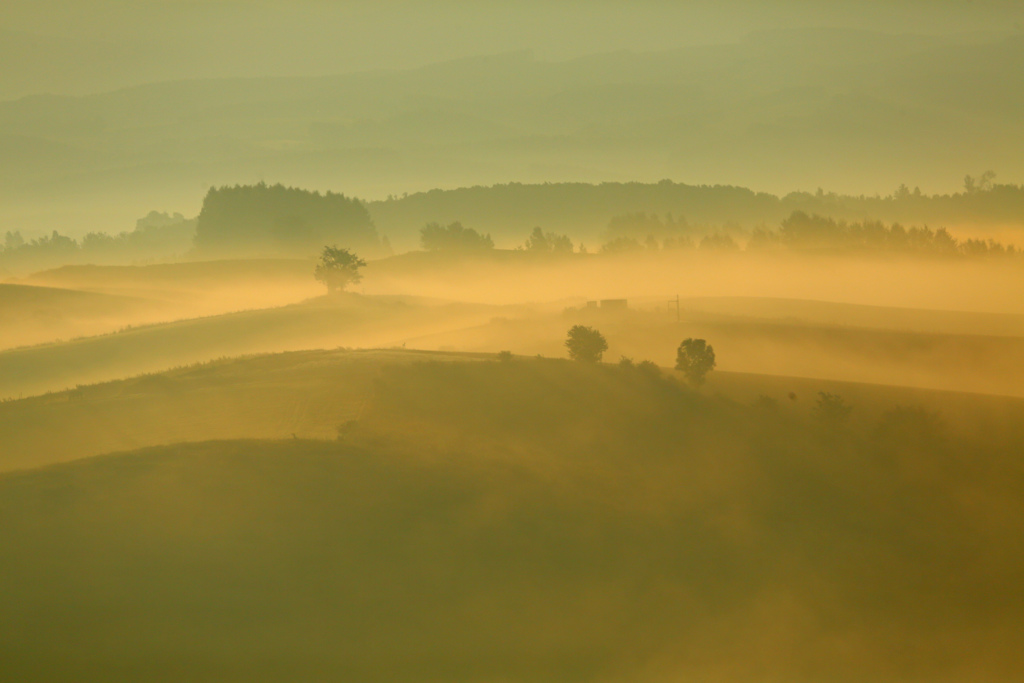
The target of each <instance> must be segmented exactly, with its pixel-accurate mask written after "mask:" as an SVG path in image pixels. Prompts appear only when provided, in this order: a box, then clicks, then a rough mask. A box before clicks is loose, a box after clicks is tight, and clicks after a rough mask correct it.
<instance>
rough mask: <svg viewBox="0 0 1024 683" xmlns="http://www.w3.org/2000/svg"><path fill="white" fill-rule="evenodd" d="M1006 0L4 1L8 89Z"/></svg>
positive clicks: (658, 35) (909, 18)
mask: <svg viewBox="0 0 1024 683" xmlns="http://www.w3.org/2000/svg"><path fill="white" fill-rule="evenodd" d="M1022 22H1024V3H1019V2H1009V1H1006V0H974V1H973V2H968V1H966V0H928V1H927V2H925V1H922V0H903V1H902V2H892V1H887V2H880V1H877V0H861V1H859V2H848V1H846V0H844V1H842V2H836V1H833V2H821V1H818V2H809V1H802V0H781V1H779V2H771V3H767V2H751V1H750V0H719V1H718V2H712V1H710V0H694V1H689V2H678V1H677V2H669V1H667V0H640V1H633V2H609V1H607V0H588V1H586V2H583V1H581V0H547V1H543V2H540V1H536V0H518V1H515V2H505V3H502V4H500V5H498V4H495V3H480V2H467V1H463V0H432V1H430V2H425V1H421V0H415V1H413V0H376V1H375V2H361V1H354V2H352V1H349V2H336V1H333V0H290V1H289V2H283V1H281V0H249V1H245V2H243V1H239V0H206V1H202V0H196V1H186V0H150V1H148V2H146V1H142V0H89V1H83V0H5V1H4V2H3V3H2V4H0V39H2V40H0V61H2V62H4V63H5V64H6V65H8V67H11V68H5V69H3V70H0V99H13V98H17V97H21V96H25V95H34V94H41V93H53V94H76V95H80V94H88V93H91V92H100V91H105V90H110V89H115V88H120V87H125V86H130V85H138V84H142V83H148V82H154V81H162V80H181V79H190V78H210V77H232V76H294V75H326V74H336V73H350V72H358V71H366V70H373V69H394V68H410V67H417V66H422V65H424V64H429V63H435V62H440V61H446V60H451V59H457V58H460V57H469V56H476V55H481V54H493V53H498V52H505V51H512V50H531V51H533V52H534V54H535V55H536V56H537V57H538V58H540V59H553V60H559V59H567V58H571V57H575V56H580V55H586V54H593V53H599V52H609V51H616V50H636V51H653V50H668V49H672V48H676V47H681V46H685V45H689V44H699V43H721V42H733V41H736V40H739V39H740V38H742V37H743V36H745V35H748V34H749V33H751V32H755V31H760V30H773V29H785V28H801V27H821V26H839V27H849V28H861V29H870V30H881V31H886V32H891V33H931V34H935V33H961V32H975V31H998V32H1007V31H1020V30H1021V27H1022V26H1024V23H1022Z"/></svg>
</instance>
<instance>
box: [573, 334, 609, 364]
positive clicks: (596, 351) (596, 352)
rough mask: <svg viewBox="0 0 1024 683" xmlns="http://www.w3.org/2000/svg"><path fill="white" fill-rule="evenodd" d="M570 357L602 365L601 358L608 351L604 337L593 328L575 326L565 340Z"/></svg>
mask: <svg viewBox="0 0 1024 683" xmlns="http://www.w3.org/2000/svg"><path fill="white" fill-rule="evenodd" d="M565 348H567V349H569V357H570V358H572V359H573V360H578V361H583V362H585V363H600V362H601V356H603V355H604V352H605V351H607V350H608V342H607V341H606V340H605V338H604V335H603V334H601V333H600V332H598V331H597V330H595V329H594V328H592V327H586V326H584V325H573V326H572V328H571V329H570V330H569V336H568V337H567V338H566V340H565Z"/></svg>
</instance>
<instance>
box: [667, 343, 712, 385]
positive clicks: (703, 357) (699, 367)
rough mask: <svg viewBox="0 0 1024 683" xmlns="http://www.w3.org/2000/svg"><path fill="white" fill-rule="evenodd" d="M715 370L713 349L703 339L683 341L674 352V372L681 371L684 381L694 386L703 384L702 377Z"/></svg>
mask: <svg viewBox="0 0 1024 683" xmlns="http://www.w3.org/2000/svg"><path fill="white" fill-rule="evenodd" d="M714 368H715V349H714V348H712V346H711V345H710V344H708V343H707V342H706V341H705V340H703V339H693V338H689V339H684V340H683V343H682V344H680V345H679V349H678V350H677V351H676V370H682V372H683V374H684V375H686V380H687V381H688V382H690V384H692V385H694V386H700V385H701V384H703V383H704V377H705V375H707V374H708V373H709V372H711V371H712V370H714Z"/></svg>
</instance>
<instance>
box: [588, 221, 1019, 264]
mask: <svg viewBox="0 0 1024 683" xmlns="http://www.w3.org/2000/svg"><path fill="white" fill-rule="evenodd" d="M623 226H629V227H630V228H631V230H629V231H626V232H627V234H625V235H623V234H621V233H622V232H623ZM643 227H646V228H650V229H653V230H655V231H654V232H650V233H648V234H647V236H646V237H644V238H642V239H641V238H638V237H633V236H631V235H632V234H635V233H634V230H635V229H636V228H643ZM659 228H660V231H659ZM608 233H609V234H611V235H618V236H616V237H613V238H612V239H610V240H608V241H607V242H605V243H604V244H603V245H602V246H601V250H600V251H601V253H623V252H636V251H643V250H648V251H653V250H659V249H663V250H672V249H694V248H699V249H710V250H719V251H723V250H724V251H740V250H741V249H743V248H744V247H745V248H746V250H747V251H751V252H754V251H770V250H781V249H790V250H794V251H800V252H803V253H835V254H854V253H881V252H892V253H907V254H916V255H934V256H967V257H970V256H1020V255H1021V254H1022V253H1024V249H1021V248H1018V247H1015V246H1014V245H1012V244H1009V245H1006V244H1002V243H1001V242H997V241H995V240H993V239H985V240H983V239H976V238H970V239H957V238H956V237H954V236H953V235H951V234H950V232H949V231H948V230H947V229H946V228H938V229H936V230H933V229H931V228H929V227H927V226H921V227H918V226H912V227H909V228H907V227H904V226H903V225H901V224H899V223H892V224H890V225H887V224H885V223H883V222H882V221H861V222H847V221H844V220H836V219H835V218H832V217H829V216H820V215H818V214H807V213H805V212H803V211H794V212H793V213H792V214H790V216H789V217H787V218H786V219H784V220H783V221H782V222H781V223H780V224H779V227H778V229H776V230H772V229H769V228H767V227H763V226H762V227H758V228H755V229H754V230H752V231H751V232H749V233H747V232H746V231H744V230H742V229H741V228H739V227H738V226H735V225H733V226H729V225H726V226H723V227H721V228H720V229H717V230H714V231H712V232H707V233H705V234H703V235H701V234H700V233H699V232H698V231H696V230H694V229H692V228H689V227H687V226H686V224H685V221H680V222H672V219H671V216H669V217H667V218H666V220H665V221H661V220H659V219H658V218H657V217H656V216H649V215H645V214H642V213H641V214H631V215H629V216H624V217H619V218H617V219H613V220H612V221H611V223H610V224H609V228H608ZM747 235H749V236H747ZM659 236H660V239H659Z"/></svg>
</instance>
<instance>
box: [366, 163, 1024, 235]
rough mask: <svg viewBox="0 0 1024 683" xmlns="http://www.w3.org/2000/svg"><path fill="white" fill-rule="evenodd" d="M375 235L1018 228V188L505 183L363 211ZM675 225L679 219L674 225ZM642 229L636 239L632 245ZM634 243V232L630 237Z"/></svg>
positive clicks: (1023, 197)
mask: <svg viewBox="0 0 1024 683" xmlns="http://www.w3.org/2000/svg"><path fill="white" fill-rule="evenodd" d="M367 207H368V209H369V211H370V213H371V214H372V215H373V218H374V221H375V222H376V225H377V227H378V229H380V230H381V231H382V232H384V233H386V234H388V235H391V236H392V238H403V239H405V240H406V241H407V244H408V245H409V246H412V244H413V243H414V240H415V238H416V235H415V232H414V231H415V230H416V229H417V226H422V225H425V224H426V223H428V222H431V221H441V222H445V223H447V222H451V221H463V222H465V223H466V224H467V225H475V226H481V227H482V228H484V229H485V230H487V231H489V232H490V233H491V234H492V235H493V237H494V239H495V241H496V242H498V243H499V244H501V243H502V242H504V243H505V244H504V245H502V246H505V245H509V246H511V244H510V242H509V241H510V240H518V239H520V238H519V235H520V234H521V233H522V231H523V229H524V227H526V226H531V225H542V226H545V227H546V228H547V229H550V230H554V231H556V232H560V233H569V234H572V235H576V236H577V237H579V238H583V239H586V240H588V241H593V240H594V239H606V238H610V237H615V236H618V235H609V234H607V233H606V232H605V230H606V227H607V226H608V221H609V219H610V218H611V217H613V216H626V215H630V214H637V213H640V212H646V213H647V214H648V215H656V216H666V215H674V216H685V217H686V220H687V221H689V224H690V225H695V226H700V225H736V226H738V227H742V228H744V229H746V230H751V229H753V228H755V227H757V226H758V225H761V224H766V225H777V224H778V223H779V222H781V221H782V220H784V219H785V218H787V217H788V216H790V215H791V214H793V213H794V212H795V211H802V212H804V213H807V214H818V215H822V216H830V217H832V218H834V219H836V220H839V221H847V222H863V221H869V220H871V221H874V220H877V221H883V222H886V223H901V224H904V225H906V224H916V225H949V226H961V225H974V226H979V227H984V226H992V227H999V228H1005V227H1007V226H1017V227H1024V186H1020V185H1009V184H996V183H995V182H994V174H991V173H986V174H984V175H982V176H981V177H980V178H977V179H976V178H973V177H970V176H968V177H967V178H965V179H964V187H963V190H962V191H960V192H955V193H951V194H941V195H940V194H935V195H928V194H925V193H922V192H921V191H920V189H918V188H913V189H911V188H908V187H907V186H905V185H903V186H900V187H899V188H897V189H896V190H895V191H893V192H892V193H891V194H889V195H887V196H880V195H876V196H866V195H857V196H855V195H842V194H836V193H830V192H824V191H823V190H818V191H817V192H791V193H789V194H787V195H785V196H776V195H773V194H769V193H766V192H754V191H753V190H750V189H747V188H744V187H735V186H728V185H686V184H683V183H675V182H672V181H669V180H663V181H661V182H659V183H601V184H597V185H594V184H587V183H545V184H536V185H526V184H521V183H509V184H507V185H495V186H492V187H479V186H478V187H467V188H459V189H454V190H431V191H429V192H421V193H416V194H410V195H405V196H402V197H391V198H389V199H387V200H385V201H377V202H370V203H368V204H367ZM677 220H680V219H677ZM647 234H655V235H656V236H657V233H656V232H653V231H647V232H643V233H641V234H640V239H643V238H645V237H646V235H647ZM630 236H633V237H637V235H635V234H634V235H630Z"/></svg>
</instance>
